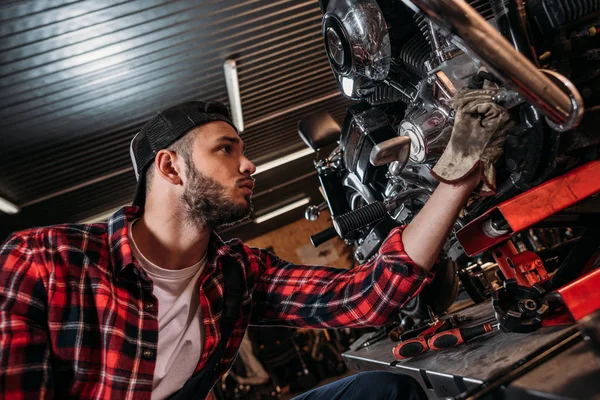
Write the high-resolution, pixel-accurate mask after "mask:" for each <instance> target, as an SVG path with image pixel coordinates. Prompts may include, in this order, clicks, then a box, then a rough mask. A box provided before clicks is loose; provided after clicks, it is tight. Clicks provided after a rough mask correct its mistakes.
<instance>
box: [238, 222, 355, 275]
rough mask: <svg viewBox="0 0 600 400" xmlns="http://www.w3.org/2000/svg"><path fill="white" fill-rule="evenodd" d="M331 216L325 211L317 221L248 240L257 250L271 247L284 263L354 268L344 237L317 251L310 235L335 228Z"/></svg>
mask: <svg viewBox="0 0 600 400" xmlns="http://www.w3.org/2000/svg"><path fill="white" fill-rule="evenodd" d="M331 224H332V223H331V216H330V214H329V213H328V212H326V211H323V212H321V216H320V218H319V219H318V220H317V221H314V222H310V221H307V220H305V219H300V220H298V221H296V222H293V223H291V224H288V225H285V226H283V227H281V228H279V229H276V230H274V231H271V232H269V233H267V234H264V235H262V236H258V237H256V238H254V239H251V240H248V241H246V244H248V245H250V246H254V247H260V248H269V247H272V251H273V252H274V253H275V254H277V255H278V256H279V257H281V258H283V259H284V260H287V261H290V262H293V263H296V264H309V265H329V266H333V267H338V268H350V267H351V266H352V264H351V261H350V258H351V256H352V253H351V248H350V247H349V246H347V245H346V244H345V243H344V242H343V241H342V240H341V239H340V238H335V239H333V240H330V241H329V242H327V243H323V244H322V245H320V246H319V247H317V248H314V247H313V245H312V244H311V243H310V236H311V235H314V234H315V233H318V232H320V231H322V230H324V229H327V228H328V227H330V226H331Z"/></svg>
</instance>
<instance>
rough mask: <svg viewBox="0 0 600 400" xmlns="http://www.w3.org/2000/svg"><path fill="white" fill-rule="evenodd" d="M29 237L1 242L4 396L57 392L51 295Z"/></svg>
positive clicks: (0, 375) (0, 380)
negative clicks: (51, 337)
mask: <svg viewBox="0 0 600 400" xmlns="http://www.w3.org/2000/svg"><path fill="white" fill-rule="evenodd" d="M35 258H36V256H35V252H34V249H33V248H32V247H31V246H30V243H29V240H27V239H25V238H21V237H18V236H12V237H10V238H9V239H8V240H7V241H6V242H5V243H4V244H3V245H2V246H1V247H0V397H2V398H5V399H45V398H52V396H53V394H52V390H53V388H52V371H51V368H50V362H51V360H50V344H49V341H48V333H47V332H48V326H47V325H48V324H47V313H48V310H47V305H48V298H47V292H46V288H45V285H44V281H43V279H42V277H41V275H40V274H39V271H40V269H39V267H40V265H39V264H37V263H36V262H35Z"/></svg>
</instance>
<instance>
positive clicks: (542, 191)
mask: <svg viewBox="0 0 600 400" xmlns="http://www.w3.org/2000/svg"><path fill="white" fill-rule="evenodd" d="M598 192H600V160H595V161H591V162H589V163H587V164H584V165H582V166H580V167H577V168H575V169H573V170H571V171H569V172H567V173H565V174H563V175H561V176H559V177H556V178H554V179H551V180H549V181H548V182H545V183H543V184H541V185H539V186H536V187H535V188H533V189H531V190H528V191H527V192H524V193H521V194H520V195H518V196H515V197H513V198H512V199H510V200H507V201H505V202H504V203H502V204H499V205H497V206H496V207H493V208H492V209H490V210H488V211H487V212H486V213H485V214H483V215H481V216H480V217H479V218H477V219H475V220H473V221H471V222H470V223H469V224H467V225H466V226H465V227H464V228H462V229H461V230H460V231H458V232H457V234H456V237H457V238H458V241H459V242H460V244H461V245H462V247H463V248H464V249H465V252H466V253H467V254H468V255H469V256H473V255H475V254H478V253H480V252H482V251H484V250H487V249H489V248H491V247H493V246H495V245H497V244H500V243H502V242H504V241H506V240H507V239H509V238H510V237H512V236H513V235H514V234H516V233H517V232H519V231H521V230H523V229H526V228H529V227H530V226H532V225H534V224H536V223H538V222H540V221H542V220H544V219H546V218H548V217H550V216H551V215H553V214H556V213H557V212H559V211H561V210H564V209H565V208H567V207H570V206H572V205H573V204H575V203H577V202H578V201H581V200H583V199H585V198H586V197H589V196H591V195H593V194H595V193H598ZM492 212H500V213H501V215H502V217H504V219H505V220H506V222H507V223H508V225H509V226H510V228H511V230H512V231H511V232H508V233H506V234H504V235H501V236H499V237H495V238H492V237H489V236H487V235H486V234H485V233H484V232H483V229H482V227H483V224H484V222H485V221H487V220H488V218H490V214H491V213H492Z"/></svg>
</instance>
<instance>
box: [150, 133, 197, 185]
mask: <svg viewBox="0 0 600 400" xmlns="http://www.w3.org/2000/svg"><path fill="white" fill-rule="evenodd" d="M191 132H192V131H190V132H188V133H186V134H185V135H183V136H182V137H181V138H179V139H178V140H177V141H175V142H174V143H173V144H172V145H170V146H169V147H167V150H170V151H172V152H174V153H175V154H177V155H179V156H181V157H182V158H183V160H184V161H185V164H186V165H187V166H188V168H189V167H190V166H193V163H192V147H193V144H194V138H195V137H196V135H193V134H192V135H190V133H191ZM153 176H154V162H152V164H150V165H149V166H148V169H147V170H146V197H148V195H149V194H150V190H151V189H152V177H153Z"/></svg>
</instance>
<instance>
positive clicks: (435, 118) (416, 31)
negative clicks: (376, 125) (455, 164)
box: [323, 0, 493, 163]
mask: <svg viewBox="0 0 600 400" xmlns="http://www.w3.org/2000/svg"><path fill="white" fill-rule="evenodd" d="M469 3H470V4H471V5H472V6H473V7H474V8H475V9H476V10H478V11H479V12H480V13H481V14H482V15H483V16H484V17H485V18H486V19H488V20H491V19H492V17H493V12H492V7H491V5H490V3H489V1H486V0H470V1H469ZM323 37H324V41H325V48H326V52H327V55H328V57H329V62H330V65H331V68H332V70H333V74H334V76H335V78H336V81H337V82H338V85H339V87H340V90H341V91H342V93H344V95H345V96H347V97H349V98H351V99H355V100H364V101H366V102H368V103H369V104H371V105H373V106H377V105H382V104H389V103H392V102H398V101H401V102H402V103H404V104H405V105H406V106H407V110H406V113H405V115H404V116H403V118H402V119H397V120H396V121H395V122H396V124H395V126H394V128H395V129H396V131H397V133H398V134H399V135H401V136H408V137H410V139H411V146H412V149H411V155H410V159H411V161H412V162H413V163H423V162H426V161H427V160H429V159H430V158H431V157H435V156H439V154H440V153H441V151H443V149H444V147H445V145H446V144H447V141H448V135H447V133H448V132H447V131H446V132H445V131H444V128H446V127H448V126H451V125H452V122H453V120H452V111H451V109H450V107H449V105H448V100H449V99H450V98H451V97H452V95H453V94H454V92H455V91H456V90H458V89H460V88H461V87H464V86H466V84H467V81H468V79H469V78H470V77H471V76H473V75H475V74H476V73H477V71H478V69H479V67H480V66H479V65H478V64H477V63H476V62H475V63H474V62H473V59H472V58H471V57H470V56H468V55H466V54H464V53H463V52H462V51H460V50H459V49H458V48H457V47H456V46H455V45H454V44H453V43H452V41H451V40H450V39H448V38H446V37H445V36H444V35H442V34H441V33H440V32H439V31H438V29H437V28H436V27H435V26H433V25H432V24H431V23H429V22H428V20H427V19H425V18H424V17H423V15H421V14H419V13H417V14H415V13H414V12H413V11H412V10H411V9H409V8H408V7H407V6H405V5H404V4H402V2H399V1H375V0H361V1H351V0H330V1H329V2H328V4H327V5H326V9H325V13H324V17H323ZM395 117H396V118H397V117H398V115H396V116H395ZM400 117H402V115H401V116H400Z"/></svg>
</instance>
